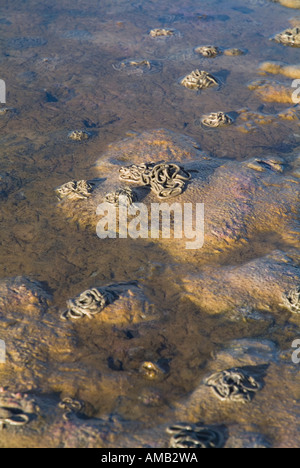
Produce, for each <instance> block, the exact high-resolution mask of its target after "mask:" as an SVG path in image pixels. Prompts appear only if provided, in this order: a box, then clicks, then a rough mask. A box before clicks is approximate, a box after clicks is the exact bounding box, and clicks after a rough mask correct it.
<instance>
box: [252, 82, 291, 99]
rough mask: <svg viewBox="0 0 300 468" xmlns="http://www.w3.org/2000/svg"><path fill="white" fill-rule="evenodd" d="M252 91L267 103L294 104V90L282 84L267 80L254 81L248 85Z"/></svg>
mask: <svg viewBox="0 0 300 468" xmlns="http://www.w3.org/2000/svg"><path fill="white" fill-rule="evenodd" d="M248 88H249V89H250V90H251V91H254V92H255V94H256V95H257V96H258V97H260V98H261V99H262V100H263V101H265V102H278V103H283V104H293V91H294V90H293V89H292V88H291V87H287V86H285V85H283V84H281V83H277V82H274V81H267V80H259V81H253V82H252V83H250V84H249V85H248Z"/></svg>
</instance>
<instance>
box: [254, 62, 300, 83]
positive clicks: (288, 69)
mask: <svg viewBox="0 0 300 468" xmlns="http://www.w3.org/2000/svg"><path fill="white" fill-rule="evenodd" d="M259 71H261V72H266V73H271V74H273V75H279V74H280V75H284V76H287V77H288V78H293V79H297V78H299V77H300V65H285V64H283V63H280V62H264V63H263V64H262V65H261V66H260V68H259Z"/></svg>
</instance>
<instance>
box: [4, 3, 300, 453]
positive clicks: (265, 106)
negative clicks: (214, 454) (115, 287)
mask: <svg viewBox="0 0 300 468" xmlns="http://www.w3.org/2000/svg"><path fill="white" fill-rule="evenodd" d="M1 3H2V4H1V7H0V28H1V39H0V78H1V79H3V80H5V82H6V86H7V102H6V105H2V108H4V107H7V108H8V111H7V112H5V113H1V107H0V139H1V146H0V152H1V153H0V154H1V156H0V172H1V173H9V174H12V175H13V176H14V177H16V179H17V180H18V183H19V187H18V189H17V190H16V191H14V192H12V193H11V194H9V196H8V197H5V198H3V199H2V200H1V201H0V203H1V218H0V219H1V243H0V246H1V250H0V278H8V277H15V276H29V277H31V278H34V279H35V280H38V281H41V282H43V283H46V284H47V285H48V288H49V289H50V290H51V291H52V293H53V295H54V304H53V306H54V308H55V307H57V308H62V307H64V305H65V302H66V300H67V299H68V298H70V297H74V296H75V295H76V294H78V293H79V292H81V291H84V290H85V289H87V288H89V287H91V286H94V285H95V283H96V282H98V283H99V285H103V284H108V283H109V284H110V283H112V282H120V281H128V280H138V281H140V282H141V283H142V284H144V286H145V288H146V290H147V292H148V295H150V297H151V298H152V300H153V301H154V303H155V304H156V307H159V306H160V307H161V308H162V310H163V311H164V313H162V317H161V324H160V328H159V329H157V330H156V331H155V334H153V336H152V335H151V332H149V336H150V337H151V339H150V338H149V337H147V332H145V337H144V338H143V335H142V338H141V337H140V338H139V339H138V343H137V344H136V343H135V344H134V346H133V345H132V347H135V348H138V347H142V346H144V348H147V349H148V355H147V352H146V354H145V353H144V354H143V353H142V355H143V358H145V356H146V357H147V356H149V359H150V358H156V359H165V360H166V361H168V362H171V361H172V365H171V370H172V372H171V373H170V377H169V378H168V379H167V380H164V381H163V382H159V383H157V384H156V385H155V388H156V390H157V391H159V392H160V394H161V395H162V399H161V401H162V403H161V407H160V409H159V410H158V409H157V407H155V408H152V407H144V406H141V405H140V404H138V402H139V397H140V396H141V395H143V392H145V391H146V390H147V389H148V387H152V385H153V384H152V382H150V383H148V382H147V381H146V382H145V381H144V380H141V379H140V377H138V376H136V374H135V373H134V372H133V370H132V369H130V368H129V369H126V368H124V369H123V368H122V366H121V367H120V366H119V368H118V365H117V364H116V362H119V361H120V362H121V361H122V360H124V361H126V357H125V355H126V353H127V352H128V349H129V346H127V345H126V346H124V344H123V342H122V340H121V338H120V333H121V332H119V331H118V330H117V329H116V327H115V328H114V327H110V326H107V327H106V329H105V330H100V331H99V340H98V341H99V342H100V341H104V342H105V343H104V345H103V349H102V350H101V348H99V356H95V349H94V348H93V346H91V347H90V349H89V346H88V345H87V344H86V345H84V344H83V343H84V342H88V340H89V336H90V334H92V333H93V331H92V325H91V324H88V325H87V326H85V325H82V324H80V325H78V326H77V325H76V327H77V328H76V331H77V333H78V335H79V337H80V339H79V343H78V350H79V355H80V356H81V358H82V363H83V364H82V365H85V363H86V364H88V365H90V366H95V369H97V370H98V371H99V372H100V373H106V374H109V373H111V380H110V381H109V380H107V381H105V383H103V385H102V387H101V385H100V387H99V386H97V385H96V384H95V383H94V382H91V387H90V388H87V387H88V386H87V387H86V386H84V385H83V386H82V387H80V388H76V384H75V383H73V386H71V387H70V384H69V383H68V386H66V387H65V386H64V383H63V382H60V384H58V383H57V381H58V380H59V377H57V381H56V380H55V377H54V378H53V381H55V384H53V385H52V386H51V385H49V383H48V382H47V383H46V380H45V382H44V383H43V382H39V392H40V393H43V392H47V394H51V392H53V394H54V393H55V392H64V393H65V394H66V393H72V396H75V395H77V396H78V395H79V396H82V397H83V396H84V398H85V399H86V400H89V401H91V402H92V403H93V405H94V406H95V407H96V409H97V415H98V416H99V417H101V415H102V414H103V413H111V412H119V413H120V414H121V415H122V417H124V418H128V419H129V420H137V421H140V422H143V423H144V424H145V427H151V426H152V425H159V424H162V423H166V421H168V416H165V415H167V414H169V413H170V412H172V408H174V406H173V405H175V406H176V404H178V405H179V403H178V402H180V401H181V399H182V398H185V397H186V396H187V395H188V394H189V392H191V391H193V390H194V389H195V388H196V387H197V384H198V383H199V379H201V378H202V377H203V375H204V374H205V372H204V370H205V366H206V365H207V363H208V362H209V361H210V360H211V359H212V356H213V353H215V352H217V350H219V349H221V348H222V346H226V345H227V344H228V343H229V342H230V341H231V340H233V339H239V338H258V340H263V339H269V340H271V341H274V342H275V343H276V345H278V347H279V350H282V351H283V350H286V349H288V348H289V347H290V343H291V341H292V339H293V338H296V335H297V334H299V328H298V323H297V319H296V318H295V317H294V318H290V315H289V314H283V315H280V313H279V312H278V313H277V314H276V313H275V314H274V317H275V318H274V322H272V323H271V325H270V323H269V322H268V321H264V320H263V321H262V323H260V321H259V320H258V321H256V322H255V321H253V322H248V321H247V320H245V321H241V320H237V321H235V320H228V318H226V317H224V316H222V317H218V316H214V315H209V314H205V313H204V312H203V311H199V309H198V307H197V306H196V305H195V304H194V303H192V302H190V301H189V300H188V299H186V300H185V301H178V294H179V292H180V284H181V280H182V276H184V268H188V266H183V270H181V269H180V268H177V269H176V268H174V275H173V277H171V276H170V270H168V271H165V270H164V267H165V265H172V262H173V259H172V258H171V256H170V255H169V254H167V253H166V252H163V251H162V250H160V248H158V247H157V246H156V245H153V244H152V243H150V242H149V243H147V242H144V241H143V242H142V241H140V242H136V243H135V242H133V241H128V242H127V241H126V242H120V243H119V244H118V243H116V242H111V243H105V244H101V242H100V241H99V239H98V238H97V236H96V233H95V232H93V231H90V230H89V229H84V228H82V227H80V226H79V225H76V224H74V223H73V222H72V220H70V219H67V218H66V217H65V216H64V215H63V213H62V212H60V211H59V210H58V209H57V200H56V198H55V194H54V189H55V188H56V187H57V186H59V185H61V184H63V183H65V182H67V181H69V180H81V179H91V178H94V177H95V176H97V177H101V174H97V173H96V171H95V163H96V161H97V160H99V158H101V155H102V154H103V153H104V152H105V151H106V150H107V149H108V145H109V144H111V143H114V142H117V141H120V140H122V139H123V138H125V137H127V136H128V135H130V134H131V135H132V134H133V135H134V134H135V133H139V132H142V131H145V130H152V129H156V128H166V129H168V130H172V131H175V132H179V133H182V134H184V135H187V136H190V137H193V138H194V139H195V140H196V141H197V142H198V143H199V146H200V147H201V149H202V150H203V151H205V152H206V153H208V154H210V155H211V156H213V157H216V158H229V159H232V160H237V161H243V160H246V159H248V158H250V157H259V158H262V157H263V156H265V155H266V154H267V155H270V154H276V155H278V156H281V157H283V158H285V160H286V161H287V164H292V162H293V160H294V159H295V157H296V156H295V155H297V151H299V145H300V130H299V120H297V119H296V120H292V121H289V120H280V119H279V118H278V117H277V115H276V114H277V113H279V112H281V111H282V110H284V109H287V108H288V107H291V106H292V104H281V103H276V102H264V101H263V100H262V99H261V98H260V97H259V96H258V95H257V94H255V93H254V92H252V91H251V90H250V89H249V88H248V86H247V85H248V84H249V83H250V82H252V81H253V80H258V79H264V78H266V76H262V75H261V74H260V73H259V71H258V69H259V66H260V64H261V63H262V62H265V61H280V62H284V63H286V64H293V65H295V64H297V63H299V49H297V48H290V47H283V46H282V45H280V44H277V43H275V42H273V41H270V37H272V36H274V34H276V33H278V32H280V31H282V30H284V29H286V28H287V27H289V25H290V23H289V20H290V19H291V17H293V16H296V15H297V13H298V10H293V9H289V8H285V7H283V6H281V5H280V4H277V3H274V2H271V1H268V0H259V1H256V0H252V1H251V0H250V1H247V2H245V1H244V0H209V1H198V2H194V1H191V0H186V1H184V0H183V1H178V0H172V1H170V0H160V1H159V2H158V1H155V0H150V1H144V2H143V1H133V2H132V1H131V2H129V1H124V0H115V1H114V2H110V1H108V0H101V1H100V0H79V1H77V2H74V1H69V0H61V1H57V0H51V1H49V0H46V1H44V2H40V1H37V0H28V1H21V0H10V1H8V0H2V2H1ZM153 28H171V29H174V31H175V34H174V36H171V37H167V38H152V37H150V36H149V32H150V30H151V29H153ZM207 44H213V45H217V46H219V47H220V48H222V50H226V49H231V48H239V49H242V50H243V51H244V52H245V53H244V55H240V56H233V57H231V56H227V55H225V54H223V55H221V56H219V57H216V58H215V59H206V58H203V57H201V56H200V55H198V54H196V53H195V51H194V49H195V48H196V47H197V46H200V45H207ZM144 60H146V61H149V63H150V66H147V65H141V66H140V67H138V68H135V67H131V66H130V65H128V63H130V61H136V62H142V61H144ZM122 64H123V66H122ZM197 68H199V69H200V70H202V69H204V70H207V71H209V72H210V73H212V74H214V75H215V76H216V77H217V78H218V79H219V81H220V82H221V86H220V88H219V89H218V90H216V89H213V88H212V89H209V90H207V91H205V92H201V93H198V94H197V93H194V92H192V91H190V90H188V89H185V88H183V87H182V86H180V84H179V80H180V78H181V77H183V76H185V75H186V74H188V73H190V72H191V71H192V70H195V69H197ZM269 78H270V79H272V80H278V81H280V82H281V83H284V84H285V85H286V86H287V87H289V86H291V82H292V80H291V78H289V77H286V76H279V77H278V76H275V77H274V76H270V77H269ZM299 78H300V76H299ZM242 109H246V110H245V112H244V115H245V118H244V119H243V118H241V116H239V117H237V120H236V122H235V124H234V125H233V126H231V127H229V128H226V129H224V131H222V132H214V131H210V130H205V129H204V128H203V127H202V126H201V124H200V119H201V116H202V115H203V114H207V113H210V112H211V111H218V110H224V111H226V112H230V113H233V115H236V116H238V115H239V113H240V111H241V110H242ZM247 112H248V114H247ZM255 114H263V115H264V116H265V115H267V116H272V117H271V118H270V123H269V124H265V122H262V123H257V120H256V121H255V118H254V117H253V116H254V115H255ZM242 115H243V114H242ZM263 119H264V117H262V120H263ZM73 129H84V130H86V131H88V132H90V133H91V138H90V139H89V140H87V141H84V142H79V143H78V142H73V141H70V140H69V139H68V133H69V132H70V131H71V130H73ZM282 247H284V246H283V245H282V243H281V241H280V240H279V239H277V238H276V236H275V237H274V233H272V234H271V233H270V237H269V238H264V239H263V241H262V242H259V239H257V240H256V242H255V243H253V244H251V245H250V246H249V248H248V249H246V250H245V251H241V250H240V249H238V250H237V251H236V252H233V253H231V254H230V256H226V259H224V257H223V258H218V259H217V260H216V259H212V260H211V263H212V264H218V263H219V264H220V265H222V266H226V265H239V264H243V263H244V262H246V261H248V260H251V259H255V258H257V257H260V256H262V255H265V254H267V253H270V252H271V251H272V250H274V249H276V248H282ZM206 262H208V263H209V262H210V261H207V260H203V263H206ZM153 265H154V266H153ZM151 268H153V271H154V273H153V274H152V275H150V274H149V269H150V270H151ZM191 271H193V272H194V271H197V266H193V267H191V269H190V272H191ZM166 311H168V313H169V312H170V311H172V313H171V314H169V315H167V312H166ZM164 314H165V316H164ZM164 317H165V318H164ZM184 328H185V332H184V333H183V331H182V330H183V329H184ZM183 336H186V339H183ZM127 337H129V338H131V335H130V334H129V335H128V336H127ZM129 338H128V340H129ZM131 341H134V340H131ZM98 344H99V343H98ZM110 347H111V354H108V352H109V351H108V350H109V348H110ZM84 352H86V355H85V356H84V357H82V356H83V354H84ZM124 365H125V364H124ZM49 368H51V369H52V371H51V372H55V371H53V367H52V364H51V362H49ZM20 372H22V371H21V370H20ZM69 372H72V370H71V366H70V371H69ZM120 374H122V377H119V376H120ZM124 374H126V377H124ZM296 375H297V374H295V381H294V382H293V381H290V382H285V385H286V389H287V391H286V393H285V392H284V391H283V389H282V388H281V386H280V385H279V384H278V382H277V376H276V370H274V371H273V374H272V375H270V377H269V379H270V388H271V389H272V388H273V389H274V393H272V390H269V393H268V398H269V399H274V408H276V404H277V403H276V401H277V400H278V399H280V398H281V397H282V395H283V394H286V400H287V406H288V407H289V405H290V404H291V402H293V404H294V402H295V401H296V400H297V398H299V386H298V385H299V383H297V381H296ZM0 376H1V369H0ZM2 380H3V384H6V374H5V371H4V373H3V376H2ZM21 381H22V379H21ZM16 383H18V376H16ZM0 385H1V381H0ZM85 385H86V384H85ZM23 386H24V382H23ZM23 390H24V391H25V388H24V389H23ZM34 390H35V389H34V388H33V389H32V391H33V392H34ZM101 391H102V393H101ZM282 392H283V393H282ZM276 399H277V400H276ZM261 404H263V401H262V403H261ZM291 407H292V404H291ZM271 410H272V407H271ZM276 411H277V410H276ZM189 418H192V411H190V413H189ZM208 419H209V421H208V422H213V423H216V422H218V421H217V416H216V414H213V413H212V414H211V416H209V417H208ZM232 421H234V422H237V423H238V422H241V423H243V424H244V425H247V424H249V427H250V426H251V425H252V426H251V427H250V429H251V430H253V426H255V427H257V429H258V431H260V432H262V433H264V434H266V435H268V436H269V437H271V439H272V440H274V441H277V442H278V440H279V439H280V437H279V433H280V434H281V435H282V432H284V430H283V429H279V425H280V424H279V421H280V414H278V415H277V419H276V421H277V422H278V426H276V424H273V426H272V427H271V429H270V427H269V423H268V419H267V416H266V414H265V412H264V411H263V410H262V408H260V407H259V405H258V406H257V407H256V409H255V411H254V412H253V415H252V414H251V412H250V413H249V412H247V413H245V415H243V413H240V412H239V411H238V410H237V409H235V410H234V412H233V413H232V412H231V410H229V409H224V413H223V414H222V421H220V422H222V423H227V422H232ZM285 423H286V425H287V424H288V421H286V422H285ZM286 425H285V427H286ZM282 443H283V442H282ZM283 445H284V443H283ZM286 445H288V442H286Z"/></svg>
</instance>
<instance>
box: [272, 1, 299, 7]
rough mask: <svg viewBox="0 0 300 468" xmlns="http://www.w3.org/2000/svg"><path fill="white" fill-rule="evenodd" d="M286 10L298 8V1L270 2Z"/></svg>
mask: <svg viewBox="0 0 300 468" xmlns="http://www.w3.org/2000/svg"><path fill="white" fill-rule="evenodd" d="M272 1H273V2H277V3H280V4H281V5H282V6H285V7H288V8H300V0H272Z"/></svg>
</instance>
